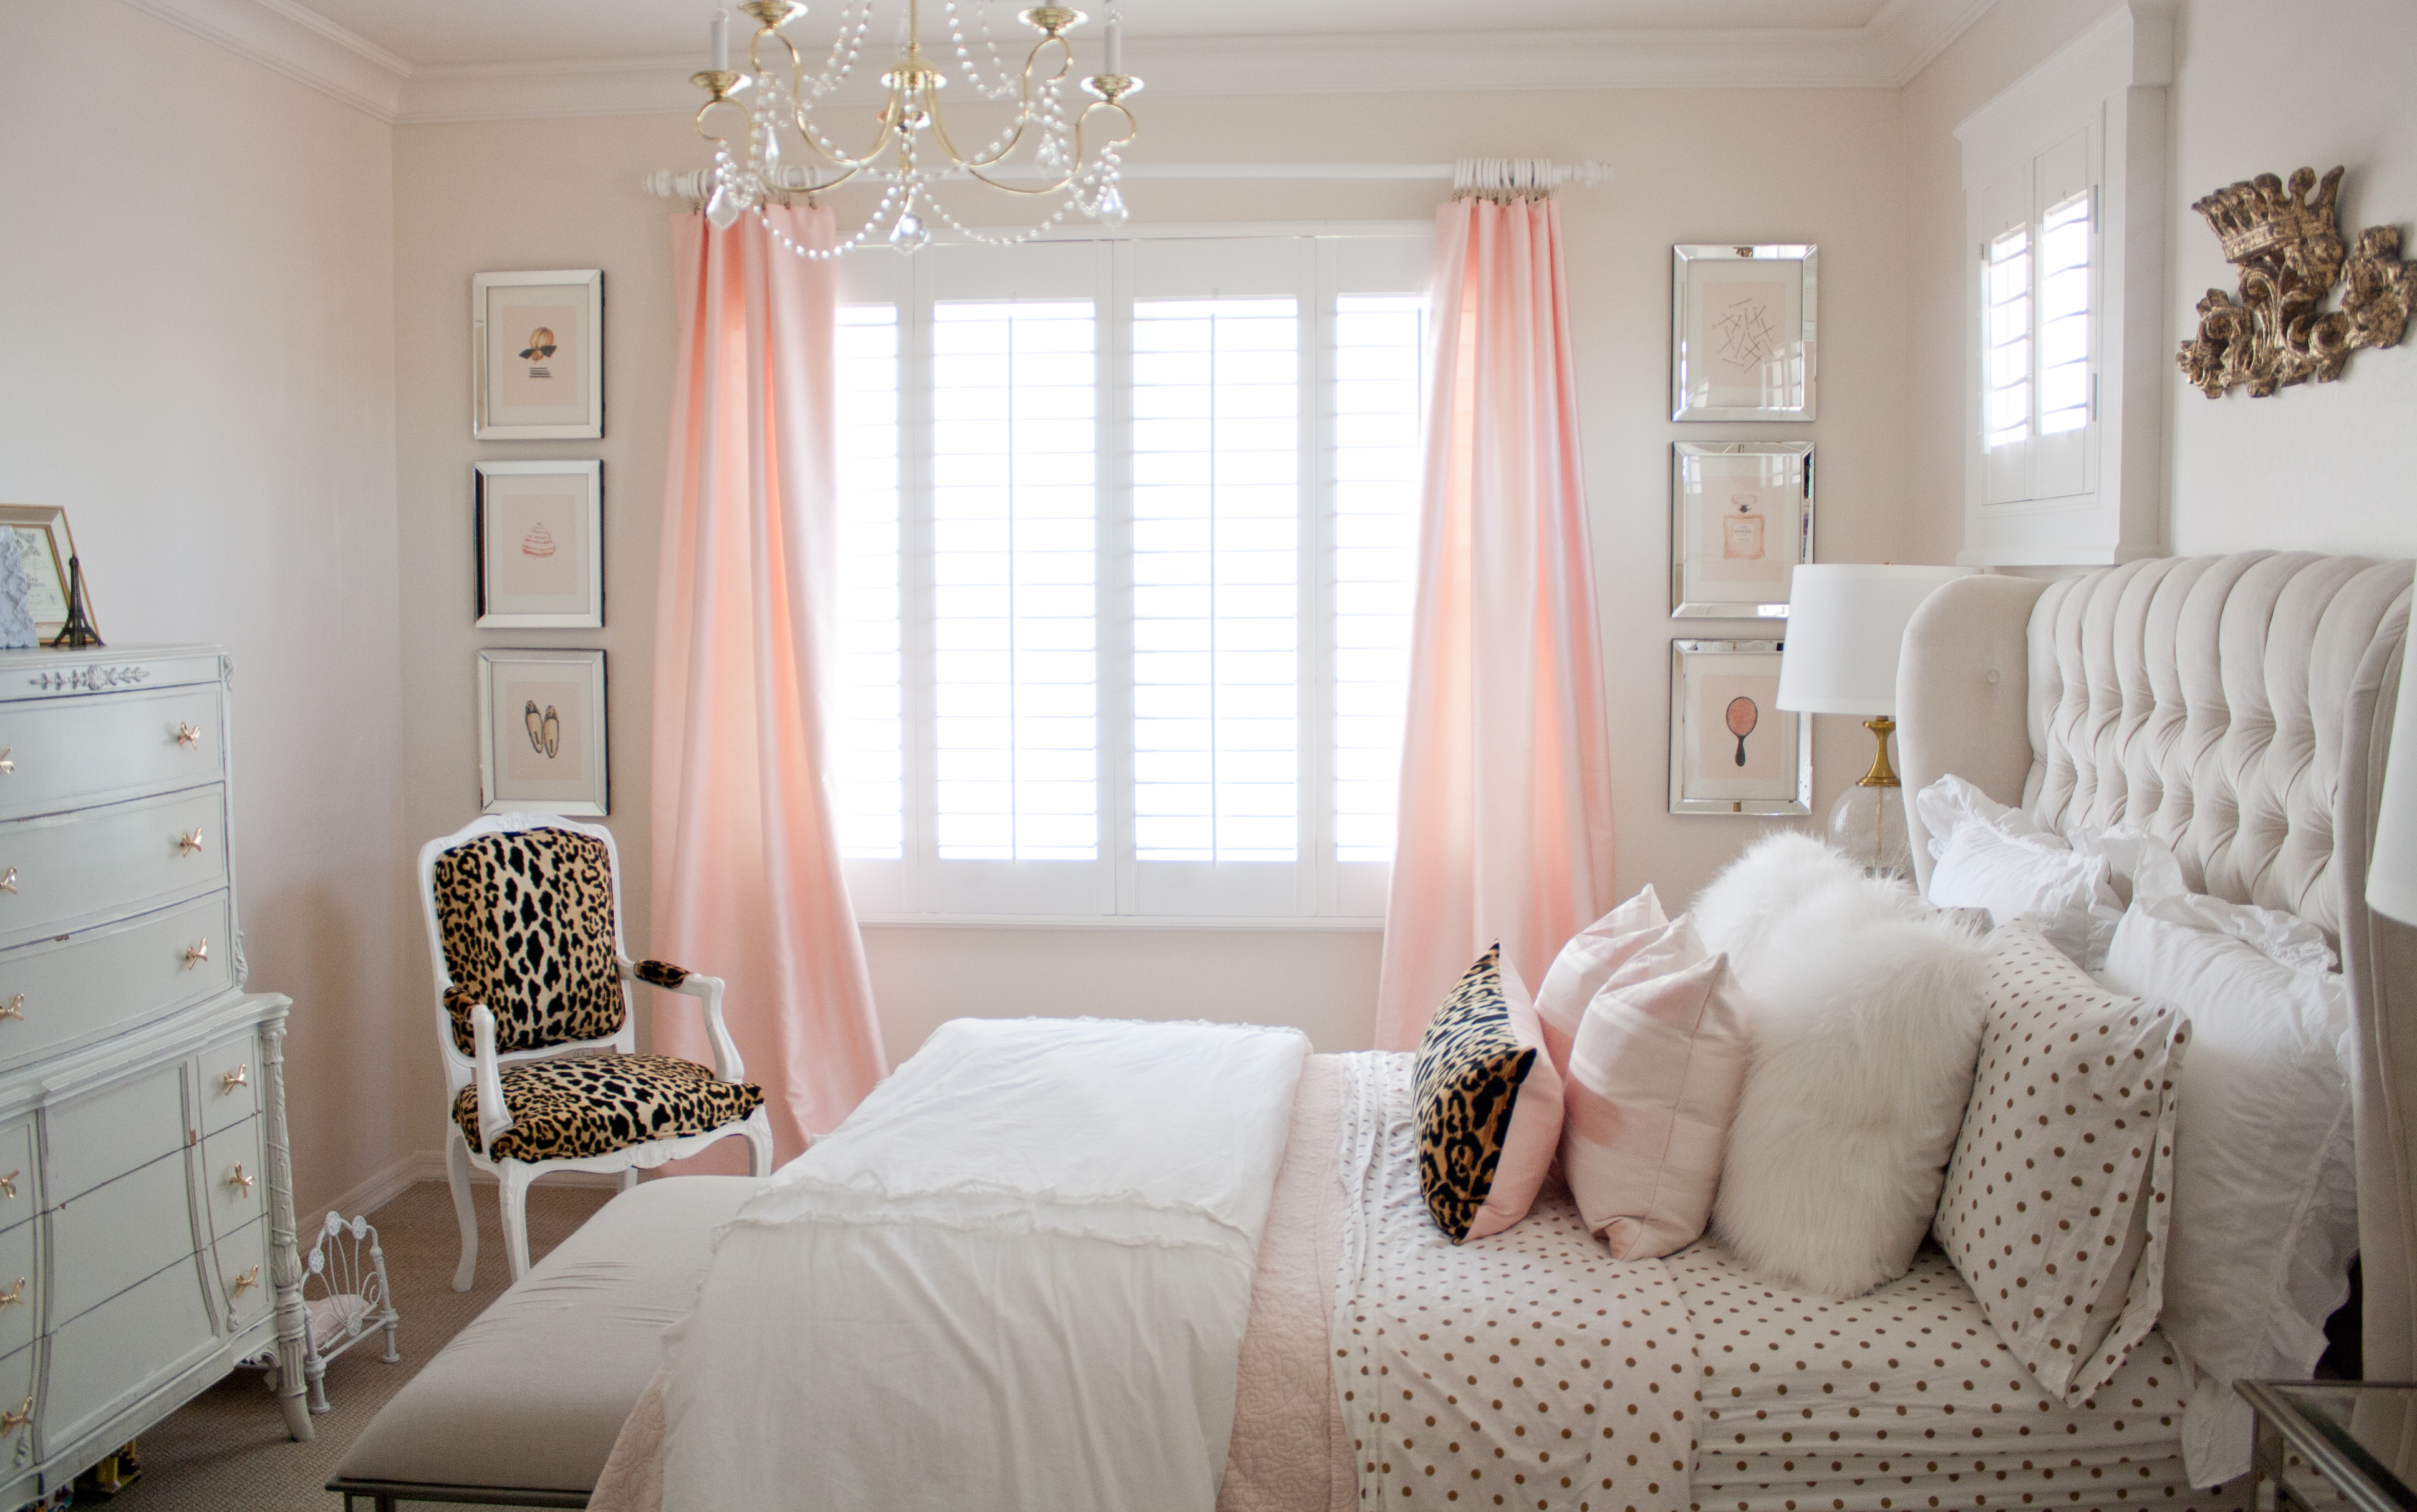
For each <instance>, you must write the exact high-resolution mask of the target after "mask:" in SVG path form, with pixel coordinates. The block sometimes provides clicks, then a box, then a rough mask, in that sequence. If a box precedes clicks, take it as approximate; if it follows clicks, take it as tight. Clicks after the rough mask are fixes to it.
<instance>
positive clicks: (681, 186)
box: [640, 158, 1611, 200]
mask: <svg viewBox="0 0 2417 1512" xmlns="http://www.w3.org/2000/svg"><path fill="white" fill-rule="evenodd" d="M788 172H789V173H791V174H797V173H798V172H799V171H798V170H797V169H795V168H791V169H790V170H788ZM1121 172H1122V174H1123V175H1124V176H1125V177H1127V178H1260V179H1278V178H1282V179H1345V180H1349V179H1427V180H1442V181H1445V182H1448V183H1450V184H1451V185H1452V188H1453V189H1455V190H1465V191H1471V192H1477V193H1485V192H1489V191H1493V192H1513V193H1516V192H1519V191H1522V190H1527V191H1530V192H1532V191H1534V190H1537V189H1553V188H1556V187H1558V186H1559V185H1563V184H1575V185H1578V186H1580V187H1582V188H1585V189H1594V188H1596V187H1597V186H1599V185H1604V184H1608V183H1610V182H1611V169H1610V168H1609V167H1608V166H1606V165H1605V164H1603V163H1599V162H1593V161H1588V162H1581V163H1556V162H1551V161H1548V160H1546V159H1542V158H1463V159H1461V160H1460V161H1458V162H1456V163H1153V162H1138V163H1127V164H1126V165H1125V166H1124V167H1123V169H1122V170H1121ZM996 173H997V176H998V177H1001V178H1009V177H1016V178H1038V177H1040V176H1041V174H1040V172H1039V170H1037V169H1030V168H1016V169H1000V170H997V171H996ZM711 177H712V173H711V171H710V170H709V169H703V168H699V169H694V170H692V171H690V172H688V173H684V174H677V173H674V172H672V171H671V170H670V169H667V168H663V169H657V170H656V171H655V172H653V173H651V174H647V175H646V177H645V178H644V179H643V180H641V181H640V182H641V187H643V188H644V189H646V192H647V193H649V194H652V195H654V196H655V197H656V198H657V199H662V200H701V199H703V198H705V196H706V194H707V192H708V191H709V189H710V187H711V185H710V180H711ZM791 187H792V188H796V189H802V188H804V187H805V185H804V181H803V179H802V177H800V178H799V179H798V181H796V182H795V183H793V184H792V185H791Z"/></svg>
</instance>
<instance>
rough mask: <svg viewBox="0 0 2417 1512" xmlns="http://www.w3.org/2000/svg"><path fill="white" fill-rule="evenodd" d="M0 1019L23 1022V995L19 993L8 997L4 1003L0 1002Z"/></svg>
mask: <svg viewBox="0 0 2417 1512" xmlns="http://www.w3.org/2000/svg"><path fill="white" fill-rule="evenodd" d="M0 1019H14V1020H16V1021H18V1022H19V1023H23V1022H24V1021H25V994H24V993H23V992H19V993H16V994H14V995H13V996H11V997H9V998H8V1000H7V1001H6V1002H0Z"/></svg>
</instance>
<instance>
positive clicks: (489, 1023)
mask: <svg viewBox="0 0 2417 1512" xmlns="http://www.w3.org/2000/svg"><path fill="white" fill-rule="evenodd" d="M470 1033H471V1036H472V1037H473V1039H474V1041H475V1042H476V1045H477V1055H478V1063H479V1064H478V1068H477V1069H476V1070H475V1071H473V1072H472V1073H471V1075H472V1081H471V1085H473V1086H475V1087H477V1088H478V1089H479V1150H480V1151H481V1152H482V1153H483V1154H485V1155H486V1157H488V1158H489V1159H491V1160H492V1159H494V1152H495V1142H496V1141H497V1140H499V1139H501V1138H503V1137H504V1136H505V1135H506V1134H509V1133H510V1132H511V1128H512V1111H511V1109H510V1107H509V1105H507V1104H506V1103H505V1101H504V1078H503V1073H502V1072H501V1071H500V1070H499V1069H498V1068H497V1066H496V1064H495V1013H494V1009H493V1008H490V1007H488V1006H487V1005H485V1004H483V1003H481V1004H479V1005H476V1006H475V1007H473V1008H471V1010H470Z"/></svg>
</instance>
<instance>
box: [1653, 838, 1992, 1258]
mask: <svg viewBox="0 0 2417 1512" xmlns="http://www.w3.org/2000/svg"><path fill="white" fill-rule="evenodd" d="M1753 859H1754V856H1753V854H1749V856H1748V858H1747V862H1746V863H1741V865H1745V864H1750V863H1751V862H1752V861H1753ZM1806 859H1807V858H1806V857H1804V856H1802V855H1801V854H1797V855H1793V856H1790V855H1787V854H1786V853H1785V852H1784V851H1783V852H1782V854H1781V856H1780V861H1781V865H1780V866H1779V868H1778V869H1780V870H1783V871H1785V870H1789V869H1792V868H1793V867H1794V866H1796V865H1799V864H1801V863H1802V862H1804V861H1805V860H1806ZM1725 880H1727V879H1724V881H1725ZM1715 886H1716V887H1717V886H1719V884H1715ZM1697 906H1698V908H1699V909H1700V908H1702V907H1703V906H1704V905H1703V902H1702V901H1700V900H1699V902H1698V904H1697ZM1704 932H1705V934H1706V937H1707V941H1706V943H1707V944H1709V943H1710V930H1705V931H1704ZM1731 960H1732V964H1735V963H1736V958H1735V957H1734V956H1733V957H1732V958H1731ZM1985 960H1986V954H1985V951H1984V948H1983V946H1982V945H1980V944H1979V943H1978V942H1977V941H1976V940H1974V939H1973V938H1972V936H1971V935H1970V934H1969V933H1967V932H1966V931H1965V930H1962V929H1959V928H1957V927H1956V926H1954V925H1953V924H1951V923H1950V922H1949V921H1948V920H1947V919H1946V918H1945V917H1943V916H1942V915H1938V914H1937V913H1936V912H1935V911H1931V910H1925V909H1923V907H1922V905H1921V902H1920V900H1918V899H1916V898H1915V897H1914V896H1913V892H1912V889H1911V888H1909V887H1907V886H1906V885H1903V884H1902V883H1891V882H1884V881H1878V880H1874V879H1866V878H1864V877H1862V876H1860V875H1850V876H1847V877H1845V878H1833V879H1832V880H1831V881H1829V882H1826V883H1823V884H1821V885H1819V886H1818V887H1817V888H1816V889H1815V890H1814V891H1813V892H1812V893H1811V894H1810V895H1809V896H1801V897H1799V898H1798V899H1797V900H1795V901H1794V902H1793V903H1792V904H1791V905H1789V906H1786V907H1784V908H1779V909H1776V910H1774V911H1772V912H1771V914H1770V915H1768V916H1766V917H1764V918H1763V920H1762V922H1761V923H1760V925H1759V928H1758V930H1757V931H1756V939H1755V940H1754V942H1753V948H1752V950H1751V952H1750V953H1749V954H1748V956H1747V960H1746V963H1745V965H1744V966H1743V967H1742V968H1741V970H1740V971H1739V977H1740V981H1741V985H1742V986H1743V987H1744V989H1745V999H1746V1001H1745V1013H1746V1019H1747V1023H1748V1026H1749V1028H1750V1029H1751V1031H1752V1033H1753V1037H1754V1047H1753V1054H1752V1058H1751V1060H1750V1061H1749V1063H1748V1066H1747V1070H1746V1075H1745V1085H1744V1089H1743V1091H1742V1092H1741V1094H1740V1096H1739V1097H1738V1105H1737V1115H1736V1117H1735V1118H1734V1119H1733V1120H1732V1121H1731V1122H1730V1125H1729V1135H1728V1147H1727V1149H1726V1150H1725V1152H1724V1155H1723V1158H1722V1163H1721V1181H1720V1187H1719V1190H1718V1192H1717V1193H1716V1194H1715V1196H1714V1198H1713V1205H1712V1227H1713V1229H1714V1231H1715V1232H1717V1233H1718V1234H1719V1235H1720V1238H1721V1241H1722V1243H1723V1244H1725V1245H1726V1246H1727V1247H1728V1249H1729V1251H1730V1252H1731V1253H1732V1254H1734V1255H1735V1256H1737V1258H1738V1259H1739V1260H1741V1261H1742V1262H1743V1263H1746V1264H1747V1265H1749V1266H1751V1267H1753V1268H1754V1269H1755V1270H1756V1271H1759V1272H1761V1273H1763V1274H1764V1275H1766V1276H1770V1277H1772V1278H1776V1279H1779V1280H1782V1281H1785V1282H1786V1283H1787V1284H1788V1285H1790V1286H1792V1287H1795V1288H1798V1289H1801V1290H1802V1291H1805V1292H1808V1293H1818V1294H1821V1295H1824V1296H1832V1297H1846V1296H1856V1295H1860V1294H1861V1293H1865V1292H1868V1291H1870V1290H1871V1289H1872V1288H1874V1287H1876V1286H1878V1285H1881V1284H1882V1283H1884V1282H1887V1281H1891V1280H1894V1279H1895V1278H1897V1277H1900V1276H1902V1275H1904V1274H1905V1273H1906V1271H1907V1269H1908V1267H1909V1266H1910V1265H1911V1264H1912V1263H1913V1256H1914V1251H1915V1250H1916V1249H1917V1248H1919V1247H1921V1244H1922V1236H1923V1233H1924V1232H1926V1231H1927V1230H1928V1229H1929V1228H1930V1223H1931V1216H1932V1214H1933V1213H1934V1212H1935V1211H1936V1210H1937V1208H1938V1191H1939V1186H1940V1183H1941V1181H1942V1179H1943V1175H1944V1172H1945V1169H1946V1165H1947V1158H1948V1156H1949V1155H1950V1154H1951V1153H1953V1148H1954V1144H1955V1135H1956V1130H1957V1129H1958V1128H1960V1127H1961V1126H1962V1125H1963V1122H1964V1112H1965V1105H1966V1104H1967V1103H1968V1102H1969V1100H1970V1098H1971V1094H1972V1063H1973V1060H1974V1057H1975V1056H1976V1054H1977V1053H1978V1051H1979V1046H1980V1035H1981V1017H1982V1004H1983V990H1984V964H1985Z"/></svg>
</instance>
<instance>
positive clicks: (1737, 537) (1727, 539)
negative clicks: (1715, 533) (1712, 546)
mask: <svg viewBox="0 0 2417 1512" xmlns="http://www.w3.org/2000/svg"><path fill="white" fill-rule="evenodd" d="M1756 502H1757V500H1756V495H1754V494H1751V493H1733V494H1731V495H1729V504H1730V506H1731V512H1730V513H1728V514H1725V515H1723V516H1722V517H1721V556H1722V558H1723V559H1724V560H1725V561H1730V562H1759V561H1761V560H1762V533H1763V525H1764V519H1763V517H1762V515H1760V514H1759V513H1757V512H1756V509H1755V505H1756Z"/></svg>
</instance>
